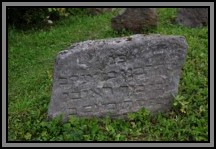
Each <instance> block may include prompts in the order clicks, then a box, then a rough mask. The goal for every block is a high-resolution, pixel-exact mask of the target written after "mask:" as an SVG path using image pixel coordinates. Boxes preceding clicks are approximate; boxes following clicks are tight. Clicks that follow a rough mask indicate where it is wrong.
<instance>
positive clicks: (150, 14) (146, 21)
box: [111, 8, 157, 33]
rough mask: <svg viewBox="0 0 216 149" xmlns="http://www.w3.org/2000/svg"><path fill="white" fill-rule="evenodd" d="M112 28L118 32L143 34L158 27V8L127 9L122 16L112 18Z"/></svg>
mask: <svg viewBox="0 0 216 149" xmlns="http://www.w3.org/2000/svg"><path fill="white" fill-rule="evenodd" d="M111 23H112V28H113V29H114V30H116V31H122V30H124V29H125V30H128V31H131V32H133V33H143V30H144V31H145V30H151V29H155V28H156V27H157V11H156V8H127V9H125V10H124V12H121V13H120V15H118V16H116V17H114V18H112V20H111Z"/></svg>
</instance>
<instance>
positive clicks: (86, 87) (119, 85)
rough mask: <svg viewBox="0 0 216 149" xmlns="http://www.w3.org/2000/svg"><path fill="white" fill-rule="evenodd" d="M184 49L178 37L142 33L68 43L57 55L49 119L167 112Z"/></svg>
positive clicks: (176, 81)
mask: <svg viewBox="0 0 216 149" xmlns="http://www.w3.org/2000/svg"><path fill="white" fill-rule="evenodd" d="M186 49H187V43H186V40H185V38H184V37H182V36H162V35H148V36H145V35H142V34H136V35H132V36H130V37H122V38H113V39H104V40H88V41H84V42H80V43H76V44H73V45H72V46H71V47H70V48H69V49H68V50H65V51H62V52H60V53H59V54H58V55H57V57H56V61H55V67H54V79H53V88H52V97H51V102H50V104H49V109H48V116H49V118H53V117H55V116H57V115H59V114H63V116H64V119H65V120H67V119H68V117H69V116H70V115H75V116H79V117H104V116H107V115H109V116H111V117H122V116H123V117H124V115H126V114H127V113H130V112H136V111H138V110H140V109H141V108H146V109H147V110H149V111H151V112H158V111H166V110H168V109H169V108H170V107H171V102H172V100H173V99H174V96H176V94H177V92H178V84H179V78H180V72H181V68H182V65H183V64H184V61H185V57H186Z"/></svg>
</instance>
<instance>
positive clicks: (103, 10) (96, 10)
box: [87, 8, 112, 15]
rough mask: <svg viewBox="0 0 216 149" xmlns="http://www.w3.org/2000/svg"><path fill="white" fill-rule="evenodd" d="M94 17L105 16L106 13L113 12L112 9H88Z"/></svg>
mask: <svg viewBox="0 0 216 149" xmlns="http://www.w3.org/2000/svg"><path fill="white" fill-rule="evenodd" d="M87 10H89V12H90V13H91V14H92V15H98V14H103V13H105V12H112V8H87Z"/></svg>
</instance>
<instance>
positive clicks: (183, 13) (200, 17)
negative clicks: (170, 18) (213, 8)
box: [176, 8, 208, 27]
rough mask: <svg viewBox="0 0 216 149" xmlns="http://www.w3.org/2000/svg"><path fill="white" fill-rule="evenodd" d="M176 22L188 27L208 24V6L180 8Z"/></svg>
mask: <svg viewBox="0 0 216 149" xmlns="http://www.w3.org/2000/svg"><path fill="white" fill-rule="evenodd" d="M176 22H177V23H178V24H181V25H184V26H187V27H202V26H207V25H208V8H179V9H178V10H177V18H176Z"/></svg>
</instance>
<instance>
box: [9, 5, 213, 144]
mask: <svg viewBox="0 0 216 149" xmlns="http://www.w3.org/2000/svg"><path fill="white" fill-rule="evenodd" d="M175 13H176V11H175V9H171V8H169V9H168V8H163V9H159V11H158V15H159V18H160V23H159V26H158V28H157V30H155V32H154V33H159V34H164V35H183V36H185V37H186V40H187V43H188V45H189V47H188V51H187V58H186V63H185V65H184V67H183V73H182V75H181V80H180V84H179V93H178V96H177V97H176V100H175V101H174V103H173V108H172V110H171V111H170V112H168V113H159V114H157V115H155V116H153V115H151V114H150V113H149V112H148V111H146V110H145V109H141V110H140V111H139V112H136V113H133V114H129V116H128V119H116V120H112V119H110V118H108V117H106V118H103V119H96V118H93V119H83V118H77V117H71V118H70V120H69V121H68V122H67V123H64V124H62V123H61V121H60V118H56V119H54V120H52V121H48V120H47V110H48V104H49V102H50V98H51V88H52V74H53V66H54V60H55V56H56V54H57V53H58V52H59V51H61V50H64V49H65V48H67V47H68V46H69V45H71V44H72V43H74V42H79V41H84V40H89V39H102V38H112V37H119V36H125V35H130V33H125V34H121V35H119V34H116V33H115V32H113V31H112V29H111V24H110V19H111V18H112V14H110V13H107V14H103V15H98V16H94V17H89V16H85V15H83V16H78V17H69V18H67V19H65V20H62V21H60V22H57V24H56V25H55V26H53V27H51V28H50V29H48V30H40V31H30V32H21V31H18V30H16V29H12V28H10V29H9V30H8V140H9V141H28V140H30V141H92V140H93V141H135V140H136V141H207V140H208V139H209V138H208V28H207V27H204V28H196V29H191V28H187V27H183V26H179V25H175V24H172V23H171V22H172V20H173V18H174V17H175Z"/></svg>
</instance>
